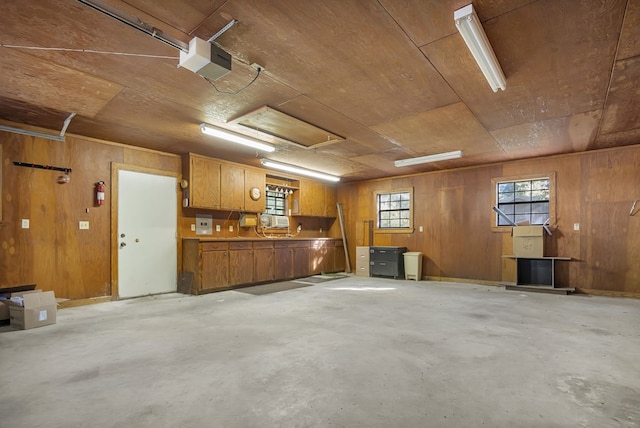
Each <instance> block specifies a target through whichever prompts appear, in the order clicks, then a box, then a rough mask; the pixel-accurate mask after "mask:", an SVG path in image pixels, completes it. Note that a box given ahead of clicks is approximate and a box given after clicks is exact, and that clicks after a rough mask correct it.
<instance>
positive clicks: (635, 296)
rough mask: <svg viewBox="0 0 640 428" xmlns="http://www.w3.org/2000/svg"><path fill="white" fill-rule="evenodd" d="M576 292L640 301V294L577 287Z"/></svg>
mask: <svg viewBox="0 0 640 428" xmlns="http://www.w3.org/2000/svg"><path fill="white" fill-rule="evenodd" d="M576 292H577V293H580V294H590V295H593V296H605V297H629V298H632V299H640V293H628V292H626V291H609V290H594V289H591V288H579V287H576Z"/></svg>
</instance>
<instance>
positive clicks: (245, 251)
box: [229, 242, 253, 286]
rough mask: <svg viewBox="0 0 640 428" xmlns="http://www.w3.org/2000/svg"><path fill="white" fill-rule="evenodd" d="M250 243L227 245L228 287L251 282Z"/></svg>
mask: <svg viewBox="0 0 640 428" xmlns="http://www.w3.org/2000/svg"><path fill="white" fill-rule="evenodd" d="M251 248H252V246H251V242H230V243H229V285H230V286H234V285H242V284H250V283H252V282H253V251H252V250H251Z"/></svg>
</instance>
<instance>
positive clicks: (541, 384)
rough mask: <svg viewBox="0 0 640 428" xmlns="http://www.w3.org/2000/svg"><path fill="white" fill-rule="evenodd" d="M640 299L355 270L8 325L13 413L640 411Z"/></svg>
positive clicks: (515, 416)
mask: <svg viewBox="0 0 640 428" xmlns="http://www.w3.org/2000/svg"><path fill="white" fill-rule="evenodd" d="M639 326H640V300H634V299H622V298H606V297H589V296H578V295H574V296H555V295H546V294H537V293H529V294H524V293H521V292H514V291H505V290H504V289H502V288H497V287H485V286H480V285H469V284H451V283H437V282H426V281H422V282H418V283H416V282H414V281H404V280H397V281H394V280H387V279H380V278H375V279H369V278H359V277H350V278H347V279H340V280H334V281H330V282H326V283H323V284H321V285H316V286H312V287H307V288H301V289H296V290H290V291H285V292H280V293H275V294H269V295H262V296H253V295H249V294H245V293H241V292H238V291H226V292H222V293H217V294H210V295H206V296H184V295H179V294H169V295H162V296H155V297H145V298H140V299H133V300H126V301H119V302H113V303H104V304H99V305H93V306H84V307H78V308H69V309H63V310H60V311H59V312H58V323H57V324H56V325H54V326H48V327H42V328H39V329H34V330H28V331H11V330H10V328H9V327H3V328H2V329H0V331H1V332H0V373H2V380H1V381H0V427H2V428H17V427H29V428H35V427H49V428H50V427H261V428H262V427H480V426H486V427H599V428H602V427H637V426H640V328H638V327H639Z"/></svg>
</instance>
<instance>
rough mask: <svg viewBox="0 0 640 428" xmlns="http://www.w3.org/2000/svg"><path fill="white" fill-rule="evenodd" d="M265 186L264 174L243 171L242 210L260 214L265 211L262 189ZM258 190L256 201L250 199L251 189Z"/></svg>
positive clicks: (251, 170)
mask: <svg viewBox="0 0 640 428" xmlns="http://www.w3.org/2000/svg"><path fill="white" fill-rule="evenodd" d="M265 184H266V174H265V173H264V172H261V171H258V170H254V169H245V170H244V210H245V211H249V212H253V213H261V212H264V211H265V210H266V197H265V194H264V193H265V191H264V187H265ZM253 187H257V188H258V189H260V198H259V199H258V200H255V201H254V200H253V199H251V193H250V191H251V188H253Z"/></svg>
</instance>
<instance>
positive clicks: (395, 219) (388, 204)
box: [375, 188, 413, 233]
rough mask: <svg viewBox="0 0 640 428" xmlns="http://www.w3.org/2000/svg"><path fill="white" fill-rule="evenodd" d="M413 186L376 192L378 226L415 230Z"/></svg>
mask: <svg viewBox="0 0 640 428" xmlns="http://www.w3.org/2000/svg"><path fill="white" fill-rule="evenodd" d="M412 202H413V188H409V189H397V190H393V191H380V192H375V204H376V228H377V229H382V230H385V231H398V232H404V233H407V232H409V231H413V209H412V208H413V203H412Z"/></svg>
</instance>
